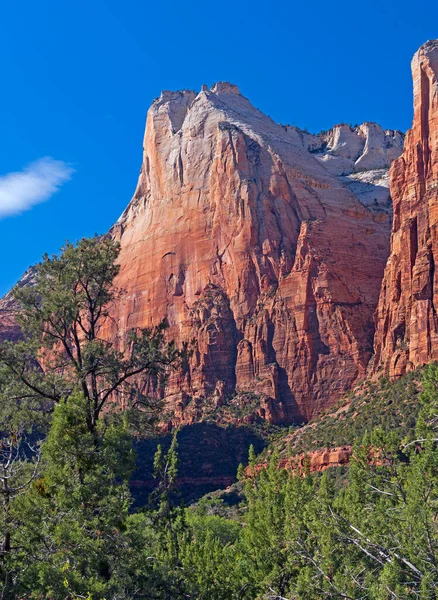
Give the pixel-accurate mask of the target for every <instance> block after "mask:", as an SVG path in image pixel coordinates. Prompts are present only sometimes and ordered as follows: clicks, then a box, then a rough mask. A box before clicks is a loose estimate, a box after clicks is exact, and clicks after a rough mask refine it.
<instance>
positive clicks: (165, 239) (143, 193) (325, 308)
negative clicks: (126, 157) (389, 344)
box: [107, 82, 403, 423]
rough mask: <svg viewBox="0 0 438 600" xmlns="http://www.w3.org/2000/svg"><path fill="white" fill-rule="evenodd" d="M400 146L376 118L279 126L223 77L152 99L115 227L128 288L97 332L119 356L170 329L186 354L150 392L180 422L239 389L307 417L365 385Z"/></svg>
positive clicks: (121, 282) (278, 417)
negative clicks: (147, 331) (133, 180)
mask: <svg viewBox="0 0 438 600" xmlns="http://www.w3.org/2000/svg"><path fill="white" fill-rule="evenodd" d="M402 140H403V136H402V134H400V133H398V132H389V131H383V130H382V129H381V128H380V127H379V126H378V125H375V124H371V123H365V124H364V125H362V126H360V127H350V126H347V125H340V126H337V127H335V128H334V129H333V130H331V131H329V132H327V133H322V134H320V135H311V134H309V133H307V132H304V131H301V130H299V129H297V128H295V127H290V126H283V125H279V124H277V123H275V122H274V121H272V120H271V119H270V118H269V117H267V116H266V115H264V114H263V113H262V112H260V111H259V110H257V109H256V108H254V107H253V106H252V105H251V103H250V102H249V101H248V100H247V99H246V98H245V97H243V96H242V95H241V94H240V93H239V90H238V88H237V87H236V86H234V85H231V84H229V83H223V82H221V83H218V84H216V85H215V86H213V87H212V88H211V89H208V88H207V87H206V86H204V87H203V89H202V91H201V92H200V93H195V92H192V91H181V92H163V93H162V95H161V96H160V98H158V99H157V100H156V101H155V102H154V103H153V104H152V106H151V108H150V110H149V112H148V117H147V124H146V133H145V138H144V153H143V162H142V167H141V172H140V177H139V181H138V185H137V189H136V191H135V194H134V197H133V199H132V200H131V202H130V204H129V206H128V207H127V209H126V210H125V212H124V213H123V215H122V216H121V217H120V219H119V221H118V222H117V223H116V224H115V225H114V227H113V228H112V230H111V234H112V235H113V236H114V237H115V238H116V239H118V240H119V241H120V243H121V254H120V265H121V271H120V275H119V277H118V280H117V285H118V286H119V287H120V288H122V289H123V290H124V291H123V295H122V298H121V299H120V300H118V301H117V302H116V303H115V304H114V305H113V306H112V309H111V317H112V319H111V322H110V324H108V329H107V335H108V336H110V337H112V338H113V339H115V340H118V342H119V344H120V345H121V346H123V343H124V341H125V339H126V333H127V331H128V330H129V329H130V328H133V327H149V326H153V325H156V324H157V323H159V322H160V321H161V320H162V319H163V318H166V319H167V321H168V323H169V329H168V335H169V338H172V339H175V341H176V342H177V343H178V344H179V345H183V344H187V346H188V348H189V354H188V357H187V360H186V361H185V363H184V365H183V366H182V368H181V369H179V370H177V371H176V372H174V373H173V374H172V375H171V376H170V378H169V380H168V382H167V384H166V386H165V387H162V388H160V389H156V388H155V390H154V392H155V393H158V394H159V395H161V396H162V397H163V398H164V399H165V401H166V406H167V408H168V409H169V410H171V411H173V413H174V420H175V421H177V422H185V423H190V422H193V421H196V420H197V419H198V418H199V416H200V413H201V412H202V407H203V405H204V404H205V402H206V399H209V400H210V401H211V400H213V402H215V403H216V404H221V403H222V402H224V400H225V399H226V398H227V397H229V396H230V395H232V394H234V393H235V392H236V391H244V390H250V391H253V392H256V393H257V394H259V395H260V398H261V400H260V406H259V414H260V415H261V416H262V417H266V418H268V419H270V420H272V421H274V422H283V423H287V422H297V421H302V420H306V419H309V418H310V417H312V416H313V415H315V414H317V413H318V412H319V411H321V410H322V409H323V408H325V407H327V406H328V405H330V404H332V403H334V402H335V401H336V400H337V399H338V398H339V396H340V395H341V394H342V393H343V392H344V391H345V390H347V389H348V388H349V387H351V385H352V384H353V383H354V382H355V381H356V380H357V379H358V378H361V377H362V376H364V375H365V372H366V366H367V363H368V361H369V359H370V356H371V354H372V349H373V334H374V324H373V314H374V312H375V309H376V306H377V301H378V296H379V289H380V284H381V281H382V276H383V270H384V266H385V263H386V259H387V257H388V253H389V235H390V227H391V202H390V198H389V190H388V175H387V170H388V167H389V164H390V162H391V161H392V160H393V159H394V158H396V157H397V156H398V155H399V154H400V152H401V148H402ZM150 385H151V383H150V382H145V387H148V386H150Z"/></svg>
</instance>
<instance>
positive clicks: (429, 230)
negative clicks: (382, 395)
mask: <svg viewBox="0 0 438 600" xmlns="http://www.w3.org/2000/svg"><path fill="white" fill-rule="evenodd" d="M412 75H413V80H414V120H413V125H412V129H411V130H410V131H409V132H408V133H407V135H406V140H405V145H404V151H403V154H402V156H401V157H400V158H398V159H397V160H396V161H395V162H394V163H393V165H392V168H391V174H390V179H391V195H392V198H393V202H394V221H393V226H392V235H391V253H390V257H389V260H388V265H387V267H386V269H385V276H384V280H383V284H382V291H381V295H380V301H379V306H378V311H377V317H376V323H377V331H376V340H375V351H376V356H375V370H376V371H378V372H380V371H384V372H385V373H389V375H390V376H392V377H395V376H398V375H401V374H403V373H404V372H405V371H406V370H409V369H412V368H415V367H417V366H419V365H422V364H425V363H427V362H429V361H431V360H437V359H438V318H437V312H436V311H437V307H438V286H437V277H438V275H437V272H436V268H435V265H436V264H437V259H438V231H437V222H438V82H437V77H438V40H435V41H429V42H427V43H426V44H424V45H423V46H422V47H421V48H420V49H419V50H418V52H417V53H416V54H415V56H414V58H413V60H412Z"/></svg>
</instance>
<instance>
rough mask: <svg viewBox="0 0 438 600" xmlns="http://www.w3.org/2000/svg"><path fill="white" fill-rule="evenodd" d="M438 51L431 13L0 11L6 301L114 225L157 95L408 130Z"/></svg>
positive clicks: (346, 8)
mask: <svg viewBox="0 0 438 600" xmlns="http://www.w3.org/2000/svg"><path fill="white" fill-rule="evenodd" d="M436 37H438V3H437V2H435V1H432V0H429V2H425V3H422V4H421V6H420V4H419V3H418V2H414V1H413V0H411V1H410V2H407V1H405V0H397V1H396V0H387V1H385V0H380V1H378V0H370V1H367V0H362V2H354V1H351V0H350V1H346V0H339V1H332V2H330V1H322V0H313V1H307V2H306V1H300V2H296V1H294V0H289V1H287V0H277V2H273V1H272V0H271V1H261V0H253V1H251V2H250V1H246V0H245V1H242V0H234V1H233V2H232V1H230V0H223V1H221V2H206V1H204V2H200V1H198V0H192V1H191V0H186V2H182V1H172V0H166V1H164V2H160V1H159V0H155V1H154V2H149V1H146V0H143V1H140V0H123V2H121V1H120V0H75V1H74V2H65V1H63V0H39V1H38V2H35V0H21V1H20V2H13V1H10V2H2V3H1V7H0V53H1V56H2V72H1V78H2V83H3V85H2V93H1V94H0V131H1V138H0V139H1V144H0V256H1V268H0V296H1V295H2V294H3V293H4V292H6V291H7V289H9V288H10V286H11V285H13V283H14V282H15V281H16V280H17V279H18V278H19V277H20V276H21V274H22V272H23V271H24V270H25V269H26V268H27V267H28V266H29V265H30V264H32V263H34V262H36V261H38V260H39V258H40V257H41V255H42V254H43V252H45V251H47V252H49V253H51V252H55V251H57V250H58V249H59V247H60V246H61V245H62V243H63V242H64V241H65V240H66V239H70V240H76V239H78V238H80V237H82V236H86V235H92V234H94V233H102V232H105V231H107V229H108V228H109V227H110V226H111V224H112V223H113V222H114V221H115V220H116V219H117V218H118V217H119V215H120V213H121V212H122V211H123V209H124V208H125V206H126V205H127V203H128V201H129V199H130V197H131V194H132V192H133V190H134V188H135V184H136V180H137V176H138V172H139V168H140V163H141V145H142V137H143V130H144V123H145V115H146V111H147V108H148V106H149V105H150V103H151V101H152V100H153V99H154V98H155V97H156V96H158V95H159V93H160V91H161V90H162V89H181V88H191V89H195V90H199V89H200V88H201V85H202V84H203V83H206V84H209V85H211V84H213V83H214V82H216V81H218V80H227V81H231V82H233V83H236V84H238V85H239V87H240V89H241V91H242V93H243V94H244V95H245V96H247V97H249V98H250V100H251V101H252V102H253V104H254V105H255V106H257V107H258V108H260V109H262V110H263V111H264V112H266V113H267V114H269V115H270V116H271V117H273V118H274V119H276V120H278V121H280V122H282V123H290V124H295V125H299V126H300V127H307V128H308V129H309V130H311V131H319V130H320V129H328V128H329V127H330V126H332V125H333V124H335V123H338V122H351V123H361V122H363V121H377V122H379V123H380V124H381V125H382V126H384V127H385V128H394V129H402V130H406V129H407V128H408V127H409V126H410V123H411V119H412V84H411V77H410V60H411V57H412V55H413V53H414V52H415V51H416V49H417V48H418V46H420V45H421V44H422V43H423V42H425V41H426V40H427V39H432V38H436ZM45 157H50V158H45ZM61 161H62V162H61ZM73 170H74V172H73ZM29 190H30V192H29ZM57 190H58V191H57ZM26 194H27V195H26ZM29 195H30V199H29V198H28V197H29ZM44 198H46V201H45V202H41V200H42V199H44ZM26 202H28V203H31V204H33V206H32V207H31V208H29V209H28V210H26V211H24V212H20V211H22V209H23V207H24V205H25V204H26ZM2 203H3V210H2ZM5 206H6V207H7V209H5ZM11 213H18V214H11Z"/></svg>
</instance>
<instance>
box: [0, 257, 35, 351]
mask: <svg viewBox="0 0 438 600" xmlns="http://www.w3.org/2000/svg"><path fill="white" fill-rule="evenodd" d="M34 277H35V270H34V268H33V267H31V268H30V269H29V270H28V271H26V273H25V274H24V275H23V277H22V278H21V279H20V281H19V282H18V284H17V285H18V286H31V285H33V282H34ZM17 309H18V304H17V302H16V301H15V300H14V298H13V297H12V294H11V293H10V292H9V293H8V294H6V296H4V297H3V298H0V343H1V342H4V341H6V340H8V341H12V342H13V341H16V340H18V339H19V338H20V335H21V332H20V327H19V325H18V323H17V321H16V319H15V315H16V313H17Z"/></svg>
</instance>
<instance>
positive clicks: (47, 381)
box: [0, 237, 179, 432]
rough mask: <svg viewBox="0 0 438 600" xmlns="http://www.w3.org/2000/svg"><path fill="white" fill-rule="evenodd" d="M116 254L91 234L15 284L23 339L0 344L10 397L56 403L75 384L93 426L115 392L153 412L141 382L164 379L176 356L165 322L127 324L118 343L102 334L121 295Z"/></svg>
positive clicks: (114, 245) (106, 242) (122, 399)
mask: <svg viewBox="0 0 438 600" xmlns="http://www.w3.org/2000/svg"><path fill="white" fill-rule="evenodd" d="M118 254H119V245H118V244H117V243H116V242H114V241H113V240H112V239H111V238H109V237H95V238H92V239H83V240H81V241H80V242H79V243H78V244H76V245H73V244H66V246H64V248H63V249H62V253H61V254H60V255H59V256H52V257H49V256H47V255H46V256H44V257H43V261H42V262H41V263H40V264H39V265H37V267H36V268H35V276H34V281H33V284H32V285H28V286H22V287H16V288H14V290H13V295H14V297H15V299H16V300H17V301H18V303H19V305H20V310H19V312H18V313H17V320H18V322H19V324H20V326H21V329H22V333H23V339H22V340H21V341H19V342H18V343H15V344H13V343H4V344H3V345H2V346H1V347H0V364H3V365H4V366H5V367H6V368H7V369H9V371H10V373H11V375H12V376H13V377H14V378H15V381H16V385H17V391H16V393H15V397H16V399H18V400H21V399H22V398H34V399H37V400H39V401H40V402H41V403H42V404H44V403H46V404H47V402H52V403H59V402H61V401H63V400H64V401H65V400H66V399H67V398H68V397H70V396H71V395H72V393H73V392H75V391H76V390H78V391H80V392H81V394H82V396H83V398H84V400H85V403H86V415H87V427H88V429H89V431H91V432H93V431H94V430H95V429H96V427H97V423H98V421H99V417H100V415H101V413H102V410H103V409H104V407H107V406H108V405H109V404H110V403H111V401H112V400H114V399H118V400H119V401H120V402H121V403H122V404H123V405H124V406H125V407H126V408H129V407H138V406H140V407H141V408H142V409H143V414H147V415H149V416H150V417H155V416H156V413H157V410H156V409H157V406H156V404H154V403H152V402H151V400H150V398H147V397H146V396H145V395H144V394H143V393H142V390H143V389H147V386H146V385H145V382H148V381H149V382H150V381H152V382H158V381H159V380H160V379H162V378H164V377H165V375H166V373H167V371H168V369H169V367H170V366H172V365H173V364H174V363H175V362H176V361H177V360H178V358H179V353H178V351H177V350H176V349H175V347H174V345H173V344H172V343H170V344H169V343H166V341H165V338H164V330H165V325H164V323H161V324H160V325H159V326H158V327H156V328H155V329H153V330H152V329H143V330H132V331H130V332H129V333H128V335H127V338H126V340H123V348H122V349H121V350H118V349H117V348H116V347H115V345H114V344H113V343H112V342H111V341H110V340H109V339H108V338H109V332H110V329H111V319H110V315H109V312H108V309H109V306H110V304H111V302H113V301H114V300H115V299H116V298H119V297H120V296H121V294H122V292H121V291H120V290H117V289H116V288H115V286H114V279H115V277H116V275H117V274H118V272H119V265H117V263H116V260H117V257H118ZM105 410H107V408H105Z"/></svg>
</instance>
